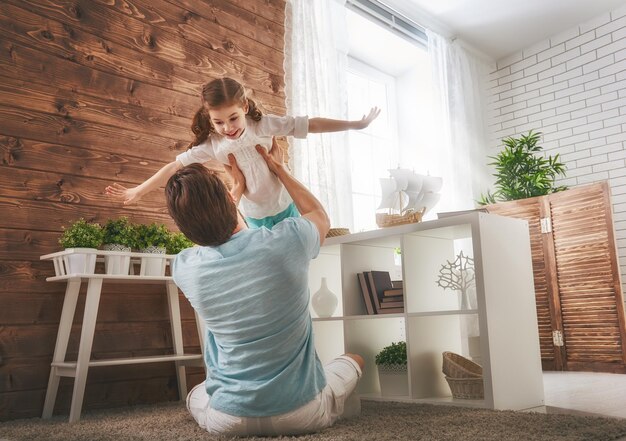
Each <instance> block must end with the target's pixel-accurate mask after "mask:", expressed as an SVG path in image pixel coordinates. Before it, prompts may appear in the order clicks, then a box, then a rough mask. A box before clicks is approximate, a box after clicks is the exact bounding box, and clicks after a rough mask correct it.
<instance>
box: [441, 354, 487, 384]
mask: <svg viewBox="0 0 626 441" xmlns="http://www.w3.org/2000/svg"><path fill="white" fill-rule="evenodd" d="M441 370H442V371H443V373H444V374H445V375H446V376H447V377H451V378H481V379H482V376H483V368H482V367H481V366H480V365H479V364H476V363H474V362H473V361H472V360H470V359H468V358H465V357H463V356H462V355H459V354H455V353H454V352H447V351H446V352H444V353H443V365H442V368H441ZM481 381H482V380H481Z"/></svg>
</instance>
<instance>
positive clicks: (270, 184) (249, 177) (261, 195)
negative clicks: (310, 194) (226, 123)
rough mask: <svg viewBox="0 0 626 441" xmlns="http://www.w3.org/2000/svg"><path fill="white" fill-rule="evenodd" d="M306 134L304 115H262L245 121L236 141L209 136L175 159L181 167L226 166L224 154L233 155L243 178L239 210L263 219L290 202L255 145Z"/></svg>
mask: <svg viewBox="0 0 626 441" xmlns="http://www.w3.org/2000/svg"><path fill="white" fill-rule="evenodd" d="M308 132H309V118H308V117H307V116H299V117H292V116H276V115H263V117H262V118H261V120H260V121H254V120H252V119H250V118H246V129H245V131H244V133H243V134H242V135H241V136H240V137H239V138H238V139H228V138H225V137H223V136H220V135H218V134H215V133H213V134H212V135H211V136H209V138H208V139H207V140H206V141H205V142H203V143H202V144H199V145H197V146H194V147H192V148H190V149H189V150H187V151H186V152H183V153H181V154H180V155H178V156H176V160H178V161H180V162H181V164H183V166H186V165H189V164H192V163H196V162H199V163H204V162H207V161H209V160H211V159H216V160H217V161H219V162H221V163H222V164H228V155H229V154H230V153H232V154H233V155H235V159H236V160H237V165H238V166H239V168H240V169H241V172H242V173H243V175H244V176H245V178H246V192H245V193H244V194H243V196H242V198H241V202H240V208H241V211H242V212H243V214H244V215H245V216H247V217H252V218H255V219H263V218H265V217H268V216H274V215H276V214H278V213H280V212H282V211H284V210H285V209H287V207H288V206H289V204H290V203H291V202H292V200H291V197H290V196H289V193H287V190H286V189H285V187H284V186H283V185H282V184H281V183H280V181H279V180H278V178H277V177H276V175H274V174H273V173H272V172H271V171H270V170H269V168H268V167H267V164H266V163H265V161H264V160H263V158H262V157H261V156H260V155H259V153H258V152H257V151H256V149H255V146H256V145H257V144H260V145H262V146H263V147H265V148H266V149H267V150H269V149H270V148H271V145H272V136H293V137H295V138H306V136H307V135H308Z"/></svg>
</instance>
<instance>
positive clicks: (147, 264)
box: [136, 222, 171, 276]
mask: <svg viewBox="0 0 626 441" xmlns="http://www.w3.org/2000/svg"><path fill="white" fill-rule="evenodd" d="M136 228H137V248H139V251H140V252H142V253H146V254H154V255H160V254H162V255H165V252H166V247H167V244H168V243H169V241H170V234H171V233H170V231H169V230H168V229H167V227H166V226H165V225H164V224H157V223H156V222H153V223H151V224H149V225H145V224H139V225H137V227H136ZM165 263H166V259H165V257H158V256H154V257H150V256H145V257H142V258H141V270H140V272H139V274H140V275H142V276H163V275H165Z"/></svg>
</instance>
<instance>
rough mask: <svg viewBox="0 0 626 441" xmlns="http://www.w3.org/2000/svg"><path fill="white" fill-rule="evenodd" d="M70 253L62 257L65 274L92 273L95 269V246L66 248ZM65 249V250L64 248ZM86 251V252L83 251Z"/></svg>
mask: <svg viewBox="0 0 626 441" xmlns="http://www.w3.org/2000/svg"><path fill="white" fill-rule="evenodd" d="M68 250H73V251H74V252H73V253H72V254H68V255H66V256H64V257H63V262H64V263H65V273H66V274H93V273H95V271H96V254H95V252H96V251H97V250H96V249H95V248H68ZM66 251H67V250H66ZM85 251H86V252H85Z"/></svg>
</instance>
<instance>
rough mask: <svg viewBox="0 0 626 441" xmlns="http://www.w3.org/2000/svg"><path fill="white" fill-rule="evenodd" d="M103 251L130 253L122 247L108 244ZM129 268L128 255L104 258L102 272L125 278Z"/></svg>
mask: <svg viewBox="0 0 626 441" xmlns="http://www.w3.org/2000/svg"><path fill="white" fill-rule="evenodd" d="M102 249H103V250H105V251H119V252H126V253H130V248H129V247H125V246H124V245H120V244H116V243H109V244H106V245H104V246H103V247H102ZM129 268H130V254H120V255H113V256H104V271H105V272H106V273H107V274H114V275H122V276H127V275H128V270H129Z"/></svg>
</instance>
